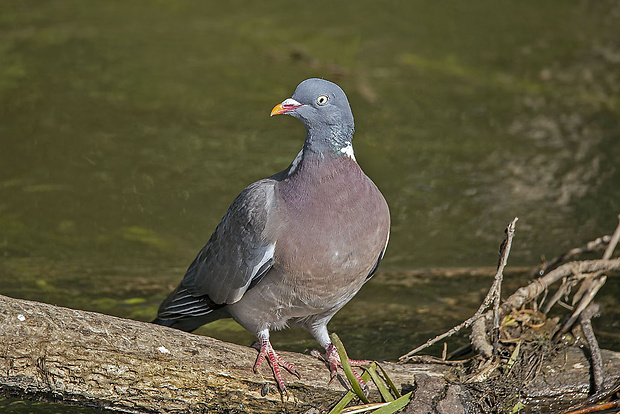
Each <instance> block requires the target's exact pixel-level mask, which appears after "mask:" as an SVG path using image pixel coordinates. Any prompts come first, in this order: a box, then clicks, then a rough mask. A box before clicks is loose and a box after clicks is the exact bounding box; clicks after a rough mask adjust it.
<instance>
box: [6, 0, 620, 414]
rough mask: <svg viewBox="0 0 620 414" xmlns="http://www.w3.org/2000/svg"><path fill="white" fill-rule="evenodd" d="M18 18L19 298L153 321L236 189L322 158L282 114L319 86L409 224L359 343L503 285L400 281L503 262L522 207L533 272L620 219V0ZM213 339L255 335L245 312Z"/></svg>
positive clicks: (129, 11) (424, 322)
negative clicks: (335, 98)
mask: <svg viewBox="0 0 620 414" xmlns="http://www.w3.org/2000/svg"><path fill="white" fill-rule="evenodd" d="M2 8H3V9H2V12H1V13H0V39H1V40H2V41H1V42H0V144H1V147H0V148H1V149H0V282H1V285H2V291H1V292H0V293H2V294H8V295H11V296H15V297H24V298H29V299H35V300H43V301H46V302H51V303H56V304H59V305H64V306H70V307H77V308H82V309H89V310H97V311H100V312H105V313H111V314H115V315H119V316H124V317H132V318H136V319H141V320H149V319H151V318H152V317H153V316H154V315H155V311H156V307H157V304H158V303H159V302H160V301H161V299H162V298H163V297H164V296H165V294H166V292H168V291H169V290H170V289H172V288H173V287H174V286H173V285H174V284H175V283H176V282H177V281H178V280H179V278H180V277H181V276H182V274H183V272H184V270H185V267H186V266H187V265H188V264H189V262H190V261H191V259H192V258H193V257H194V256H195V254H196V253H197V251H198V250H199V249H200V248H201V247H202V245H203V244H204V243H205V242H206V240H207V238H208V237H209V235H210V233H211V231H212V230H213V228H214V227H215V225H216V224H217V222H218V221H219V220H220V218H221V216H222V215H223V214H224V212H225V210H226V208H227V207H228V205H229V204H230V202H231V201H232V198H233V197H234V196H235V195H236V194H238V193H239V191H240V190H241V189H243V188H244V187H245V186H246V185H247V184H248V183H250V182H253V181H255V180H257V179H259V178H262V177H264V176H266V175H268V174H270V173H272V172H274V171H280V170H282V169H284V168H285V167H286V166H287V165H288V163H289V162H290V160H291V159H293V158H294V156H295V155H296V154H297V152H298V151H299V148H300V146H301V145H302V142H301V140H300V139H299V138H298V137H299V136H300V134H301V133H302V132H301V131H300V130H299V129H300V128H301V126H300V125H298V123H297V122H295V120H293V119H289V120H280V121H281V122H272V121H273V120H272V119H269V116H268V113H269V110H270V109H271V108H272V107H273V105H274V104H275V103H277V102H279V99H281V97H282V96H288V95H289V94H290V93H291V92H292V90H293V88H294V87H295V85H297V83H299V81H300V80H301V79H305V78H308V77H312V76H319V77H326V78H329V79H331V80H335V81H337V82H338V83H339V84H341V85H342V86H343V88H344V89H345V90H346V92H347V95H348V96H349V98H350V100H351V105H352V108H353V111H354V115H355V118H356V126H357V133H356V135H355V140H356V143H355V145H356V156H357V158H358V161H359V162H360V164H362V167H363V168H364V170H365V171H366V173H367V174H368V175H369V176H370V177H373V179H374V180H375V182H376V183H377V185H378V186H379V187H380V188H381V190H382V192H383V193H384V194H385V196H386V198H387V200H388V202H389V204H390V207H391V211H392V214H393V217H392V218H393V229H392V237H391V240H390V246H389V249H388V251H387V254H386V257H385V260H384V262H383V263H382V268H381V269H380V273H379V274H377V275H376V277H375V278H374V279H373V280H372V281H371V282H370V284H369V286H367V287H366V288H364V289H363V290H362V291H361V292H360V294H359V295H358V297H356V298H355V299H354V301H353V302H352V303H350V304H349V305H348V306H347V307H345V308H344V309H343V310H342V311H341V312H340V313H339V314H338V315H337V316H336V318H335V319H334V320H333V322H332V324H331V326H330V328H331V329H332V330H334V331H337V332H338V333H339V334H340V336H341V337H342V338H343V340H344V342H345V344H346V345H347V347H348V348H349V349H350V352H351V353H352V354H353V355H355V356H359V357H365V358H367V357H375V358H395V357H397V356H398V355H400V354H402V353H404V352H406V351H408V350H409V349H411V348H412V347H413V345H416V344H418V343H421V342H423V341H424V340H425V339H426V338H427V337H428V336H431V335H434V334H436V333H438V331H442V330H444V329H447V328H449V327H451V326H452V325H453V324H454V323H456V322H458V321H460V320H463V319H465V318H466V317H468V316H469V315H470V314H471V313H472V311H473V310H474V309H475V307H477V303H478V302H479V300H480V298H482V296H483V294H484V291H485V290H486V289H487V288H488V286H487V284H489V283H490V279H487V278H486V277H482V276H481V277H478V278H473V279H472V278H471V277H452V278H450V277H445V278H425V277H423V276H420V275H415V276H414V275H411V276H410V278H411V281H409V282H407V283H403V284H398V283H396V282H394V280H396V279H398V278H396V279H395V277H396V276H394V275H397V274H398V272H408V270H407V269H414V268H424V267H450V266H459V267H466V266H493V265H494V264H495V263H496V260H497V256H496V255H497V253H496V252H497V248H498V244H499V242H500V241H501V240H502V237H503V234H502V231H503V229H504V228H505V226H506V224H507V223H508V222H509V221H510V220H512V218H513V217H515V216H518V217H519V218H520V220H519V224H518V227H517V232H516V237H515V240H514V243H513V249H512V253H511V258H510V261H509V266H515V265H527V266H533V265H535V264H536V262H537V261H538V260H539V257H540V255H541V254H544V255H546V256H547V257H553V256H555V255H557V254H559V253H561V252H563V251H565V250H568V249H569V248H572V247H574V246H579V245H582V244H584V243H585V242H586V241H589V240H592V239H594V238H595V237H598V236H600V235H602V234H606V233H610V232H611V231H613V228H614V227H615V225H616V215H617V213H618V212H620V208H619V206H620V193H619V192H618V185H617V183H618V182H620V172H619V168H618V165H620V164H619V160H620V125H619V122H618V121H619V119H620V110H619V107H620V106H619V105H620V102H619V101H618V96H620V79H619V78H620V70H618V64H619V62H620V57H619V56H618V52H617V51H618V49H619V48H618V40H617V39H618V26H617V19H618V17H619V16H620V7H619V6H618V5H617V4H615V3H613V2H598V3H596V4H585V3H583V4H580V3H574V4H566V3H564V2H546V3H544V4H540V5H536V7H533V6H531V5H527V4H525V3H512V2H501V6H500V7H498V4H497V2H490V1H481V2H477V3H475V4H472V3H466V4H465V3H457V2H455V3H452V4H450V5H445V4H441V5H440V4H428V3H422V2H415V1H414V2H406V3H402V4H399V10H397V11H396V10H390V9H389V8H386V7H384V5H380V4H375V3H368V2H366V3H364V2H355V3H346V2H336V3H334V2H330V3H329V4H327V3H326V4H323V3H322V2H321V1H319V2H314V3H313V4H307V5H304V9H303V11H304V12H303V13H300V10H299V9H298V8H297V7H296V6H294V5H292V4H290V2H284V1H282V2H272V3H269V5H265V4H260V5H259V3H257V5H252V4H245V5H243V7H237V5H236V3H234V2H232V3H231V2H226V3H213V4H210V3H193V2H177V3H165V2H152V3H148V5H145V4H144V3H142V2H133V1H126V2H122V3H118V2H107V3H101V4H97V5H96V6H93V5H92V4H87V3H84V4H82V3H79V2H70V1H68V0H57V1H53V2H45V3H41V2H34V1H33V0H25V1H21V2H13V3H7V4H4V5H3V6H2ZM314 12H317V13H319V12H320V16H321V18H320V19H318V20H317V18H316V16H317V15H318V14H315V13H314ZM319 21H320V24H318V22H319ZM403 269H404V270H403ZM515 277H516V276H515ZM516 278H517V279H519V281H522V280H523V279H521V278H518V277H516ZM515 280H516V279H515ZM618 289H619V288H618V283H617V278H610V279H609V281H608V283H607V285H606V292H605V296H602V297H601V298H600V300H601V302H602V303H603V305H604V310H603V313H604V315H605V314H606V313H607V315H611V318H610V319H607V321H606V322H605V323H601V324H599V327H598V331H597V333H598V334H599V335H600V336H601V342H604V343H606V344H607V346H609V347H612V348H614V349H619V347H620V345H619V342H618V334H617V332H618V324H619V323H620V322H618V321H619V320H620V318H618V317H617V315H616V314H614V313H613V312H614V311H613V309H615V308H617V299H616V298H617V297H619V295H618ZM507 290H508V289H507ZM371 291H372V294H371V293H370V292H371ZM596 323H598V322H596ZM200 332H203V333H206V334H212V335H215V336H218V337H222V338H225V339H227V340H234V341H237V342H239V343H249V342H250V341H251V340H252V338H250V337H248V336H247V334H246V333H244V331H243V330H242V329H241V328H240V327H238V326H237V325H235V324H234V323H232V322H227V321H222V322H221V323H220V322H218V324H215V325H212V326H209V327H205V328H203V330H201V331H200ZM459 341H460V340H459V339H458V338H457V339H456V340H455V346H456V345H458V343H459ZM274 342H275V344H274V345H276V346H277V347H278V348H285V349H286V348H288V349H294V350H303V349H304V348H306V347H315V346H316V344H314V343H313V342H312V341H311V340H310V338H308V337H307V336H302V334H301V333H300V332H298V331H291V332H290V333H285V332H281V333H278V334H276V335H274ZM29 409H30V408H29ZM12 410H14V409H13V408H12ZM15 410H16V409H15ZM13 412H18V411H13ZM47 412H52V411H47Z"/></svg>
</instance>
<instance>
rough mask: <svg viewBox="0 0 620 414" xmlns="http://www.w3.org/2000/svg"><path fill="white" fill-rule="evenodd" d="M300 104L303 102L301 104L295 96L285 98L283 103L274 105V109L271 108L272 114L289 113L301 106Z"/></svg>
mask: <svg viewBox="0 0 620 414" xmlns="http://www.w3.org/2000/svg"><path fill="white" fill-rule="evenodd" d="M300 106H303V104H300V103H299V102H297V101H296V100H295V99H293V98H288V99H285V100H284V101H283V102H282V103H279V104H277V105H276V106H274V107H273V109H272V110H271V115H270V116H274V115H281V114H287V113H289V112H291V111H294V110H295V109H297V108H299V107H300Z"/></svg>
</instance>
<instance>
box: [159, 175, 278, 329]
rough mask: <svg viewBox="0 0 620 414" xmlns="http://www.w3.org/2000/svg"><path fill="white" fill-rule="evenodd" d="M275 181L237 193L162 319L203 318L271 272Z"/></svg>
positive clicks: (165, 307)
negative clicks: (270, 236)
mask: <svg viewBox="0 0 620 414" xmlns="http://www.w3.org/2000/svg"><path fill="white" fill-rule="evenodd" d="M274 185H275V181H274V180H272V179H264V180H260V181H257V182H255V183H253V184H251V185H249V186H248V187H246V188H245V189H244V190H243V191H242V192H241V194H239V195H238V196H237V198H236V199H235V200H234V201H233V203H232V204H231V206H230V207H229V209H228V211H227V212H226V214H225V215H224V217H223V218H222V220H221V221H220V223H219V224H218V226H217V228H216V229H215V231H214V232H213V234H212V235H211V238H210V239H209V242H208V243H207V244H206V245H205V246H204V247H203V249H202V250H201V251H200V253H198V256H197V257H196V259H194V261H193V262H192V264H191V265H190V266H189V268H188V269H187V272H186V274H185V277H184V278H183V280H182V282H181V284H180V285H179V287H178V288H177V289H176V290H175V292H173V294H172V295H170V297H169V298H168V299H167V300H166V301H164V303H163V304H162V306H161V307H160V310H159V315H158V317H159V318H179V317H183V316H186V317H195V316H202V315H204V314H206V313H209V312H211V311H213V310H214V309H217V308H219V307H221V306H224V305H226V304H231V303H235V302H237V301H238V300H239V299H241V298H242V297H243V295H244V294H245V292H246V291H247V290H248V289H250V288H252V287H253V286H254V285H256V283H258V282H259V281H260V280H261V279H262V277H263V276H264V275H265V274H266V273H267V272H268V271H269V269H270V268H271V266H272V265H273V260H274V259H273V255H274V250H275V240H269V238H268V233H269V232H268V231H267V230H268V228H269V226H270V225H271V224H272V220H273V215H274V213H275V198H274Z"/></svg>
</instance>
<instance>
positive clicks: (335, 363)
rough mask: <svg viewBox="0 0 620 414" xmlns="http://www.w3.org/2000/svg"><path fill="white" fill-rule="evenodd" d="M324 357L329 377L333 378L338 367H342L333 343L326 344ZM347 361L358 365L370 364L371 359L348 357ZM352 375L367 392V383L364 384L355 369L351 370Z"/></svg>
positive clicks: (355, 365)
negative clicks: (327, 365)
mask: <svg viewBox="0 0 620 414" xmlns="http://www.w3.org/2000/svg"><path fill="white" fill-rule="evenodd" d="M325 359H326V360H327V363H328V364H329V371H330V373H331V378H332V380H333V379H334V378H336V376H337V375H338V367H341V368H342V361H341V360H340V355H338V350H337V349H336V347H335V346H334V344H332V343H330V344H329V345H328V346H327V350H326V352H325ZM349 363H350V364H351V366H354V367H360V366H362V365H370V364H371V363H372V361H366V360H357V359H350V360H349ZM353 375H355V378H356V379H357V382H358V383H359V384H360V386H361V387H362V390H364V391H365V392H368V385H366V383H365V382H364V380H363V379H362V378H361V377H360V376H359V374H358V373H357V372H355V370H353Z"/></svg>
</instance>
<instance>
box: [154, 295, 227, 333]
mask: <svg viewBox="0 0 620 414" xmlns="http://www.w3.org/2000/svg"><path fill="white" fill-rule="evenodd" d="M224 306H225V304H217V303H215V302H213V301H212V300H211V299H210V298H209V297H208V296H194V295H192V294H191V293H190V292H189V291H188V290H187V289H186V288H185V287H183V285H179V286H178V287H177V288H176V289H175V290H174V291H173V292H172V293H171V294H170V295H168V297H167V298H166V299H165V300H164V301H163V302H162V304H161V305H160V307H159V311H158V312H157V318H155V319H154V320H153V321H152V323H155V324H158V325H163V326H168V327H170V328H175V329H180V330H182V331H186V332H191V331H194V330H196V329H198V328H199V327H201V326H202V325H205V324H207V323H209V322H213V321H215V320H217V319H221V318H226V317H229V315H228V312H227V311H226V308H225V307H224Z"/></svg>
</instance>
